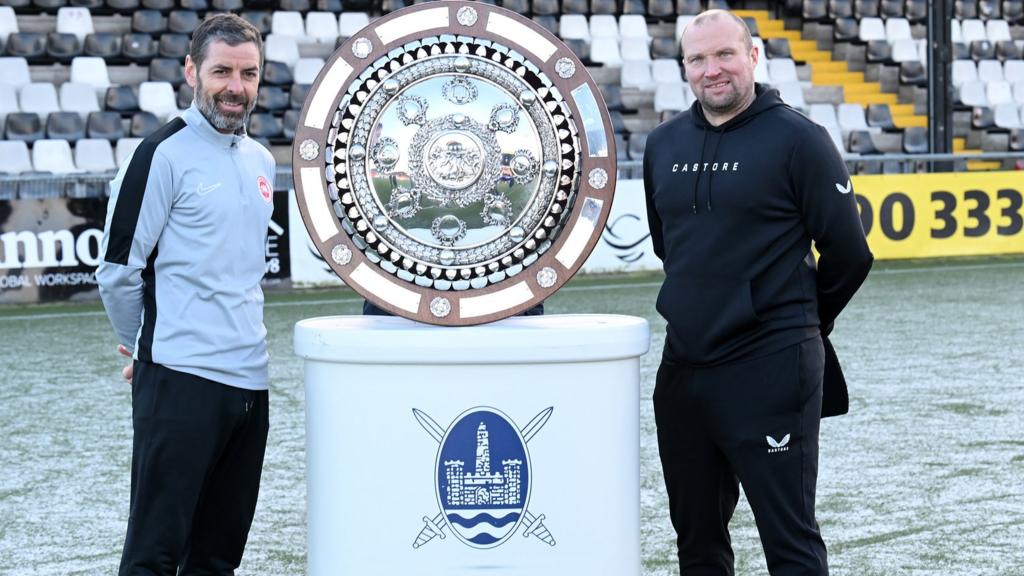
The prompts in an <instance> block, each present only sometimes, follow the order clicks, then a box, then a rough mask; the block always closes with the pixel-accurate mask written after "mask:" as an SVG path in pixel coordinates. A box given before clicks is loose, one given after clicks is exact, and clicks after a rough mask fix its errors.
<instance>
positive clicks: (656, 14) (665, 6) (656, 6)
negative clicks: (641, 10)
mask: <svg viewBox="0 0 1024 576" xmlns="http://www.w3.org/2000/svg"><path fill="white" fill-rule="evenodd" d="M647 15H648V16H650V17H651V18H670V17H671V18H675V16H676V8H675V2H674V0H648V2H647Z"/></svg>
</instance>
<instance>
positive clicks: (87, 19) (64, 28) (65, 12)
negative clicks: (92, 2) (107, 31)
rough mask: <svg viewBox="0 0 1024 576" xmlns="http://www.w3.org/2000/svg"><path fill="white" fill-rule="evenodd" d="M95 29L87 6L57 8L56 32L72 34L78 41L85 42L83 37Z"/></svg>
mask: <svg viewBox="0 0 1024 576" xmlns="http://www.w3.org/2000/svg"><path fill="white" fill-rule="evenodd" d="M95 31H96V30H95V29H94V28H93V25H92V15H90V14H89V9H88V8H82V7H79V6H75V7H70V6H69V7H64V8H61V9H60V10H57V32H59V33H63V34H74V35H75V36H77V37H78V41H79V42H85V37H86V36H88V35H89V34H92V33H93V32H95Z"/></svg>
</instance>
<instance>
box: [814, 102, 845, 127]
mask: <svg viewBox="0 0 1024 576" xmlns="http://www.w3.org/2000/svg"><path fill="white" fill-rule="evenodd" d="M808 115H809V116H810V118H811V120H813V121H815V122H817V123H818V124H821V125H822V126H824V127H825V128H829V127H835V128H836V129H838V128H839V118H837V117H836V107H835V106H833V105H831V104H811V105H810V109H809V112H808Z"/></svg>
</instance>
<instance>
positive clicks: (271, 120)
mask: <svg viewBox="0 0 1024 576" xmlns="http://www.w3.org/2000/svg"><path fill="white" fill-rule="evenodd" d="M247 132H248V133H249V136H251V137H253V138H277V137H278V136H281V134H282V133H283V132H284V125H283V124H282V123H281V120H280V119H279V118H276V117H275V116H274V115H273V114H270V113H267V112H253V113H252V114H251V115H249V126H248V129H247Z"/></svg>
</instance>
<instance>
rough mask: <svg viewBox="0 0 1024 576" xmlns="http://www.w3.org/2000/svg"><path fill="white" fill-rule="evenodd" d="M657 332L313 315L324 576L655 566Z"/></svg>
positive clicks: (315, 452) (313, 559)
mask: <svg viewBox="0 0 1024 576" xmlns="http://www.w3.org/2000/svg"><path fill="white" fill-rule="evenodd" d="M649 338H650V334H649V329H648V326H647V322H646V321H645V320H643V319H641V318H635V317H629V316H610V315H566V316H557V315H550V316H533V317H516V318H509V319H506V320H502V321H500V322H497V323H494V324H489V325H484V326H473V327H461V328H452V327H438V326H428V325H424V324H418V323H415V322H411V321H409V320H405V319H402V318H393V317H379V316H377V317H374V316H339V317H325V318H314V319H310V320H304V321H302V322H299V323H298V324H297V325H296V327H295V351H296V353H297V354H298V355H299V356H301V357H302V358H304V359H305V370H306V372H305V374H306V475H307V521H308V530H309V531H308V545H309V549H308V565H309V571H308V573H309V575H310V576H327V575H331V576H336V575H342V576H346V575H353V576H368V575H381V576H396V575H399V574H415V575H417V576H435V575H436V576H456V575H459V574H469V573H476V572H477V571H485V572H486V573H487V574H492V575H501V576H506V575H524V576H525V575H531V576H544V575H549V576H565V575H567V574H615V575H616V576H629V575H635V574H639V572H640V542H639V533H640V526H639V524H640V503H639V492H640V488H639V478H640V462H639V445H640V440H639V395H640V394H639V380H640V371H639V367H640V364H639V357H640V356H641V355H643V354H644V353H645V352H646V351H647V349H648V346H649Z"/></svg>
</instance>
